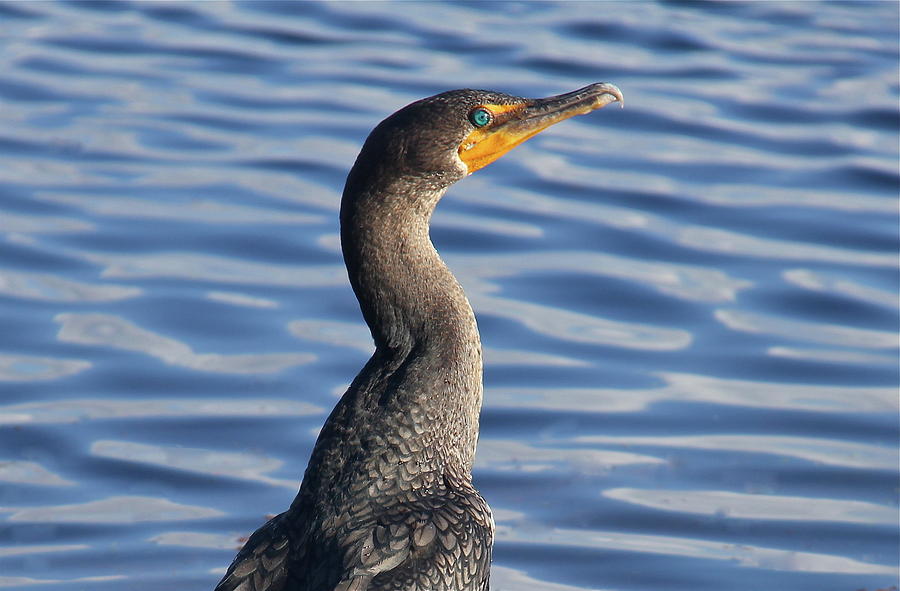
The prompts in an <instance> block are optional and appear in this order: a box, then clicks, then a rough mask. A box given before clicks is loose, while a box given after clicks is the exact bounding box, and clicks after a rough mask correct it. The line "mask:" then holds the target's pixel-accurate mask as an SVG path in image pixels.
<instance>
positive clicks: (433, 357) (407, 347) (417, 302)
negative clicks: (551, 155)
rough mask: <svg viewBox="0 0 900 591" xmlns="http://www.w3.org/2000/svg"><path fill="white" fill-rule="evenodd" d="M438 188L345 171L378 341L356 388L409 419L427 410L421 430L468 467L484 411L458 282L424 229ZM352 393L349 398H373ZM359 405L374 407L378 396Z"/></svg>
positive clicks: (350, 238)
mask: <svg viewBox="0 0 900 591" xmlns="http://www.w3.org/2000/svg"><path fill="white" fill-rule="evenodd" d="M444 190H445V189H444V188H443V187H437V188H435V187H429V186H428V185H427V184H425V183H422V184H411V183H408V182H395V183H378V182H374V183H372V182H361V181H360V180H359V177H355V175H353V174H351V177H350V179H349V180H348V183H347V187H346V188H345V191H344V201H343V204H342V207H341V241H342V246H343V251H344V259H345V262H346V264H347V271H348V275H349V278H350V283H351V284H352V286H353V290H354V291H355V293H356V296H357V298H358V299H359V303H360V308H361V309H362V313H363V316H364V317H365V320H366V323H367V324H368V325H369V328H370V329H371V331H372V336H373V338H374V339H375V345H376V352H375V355H374V356H373V358H372V360H371V361H370V362H369V364H367V365H366V368H364V369H363V371H362V372H361V373H360V375H359V376H358V377H357V380H356V381H355V382H354V385H355V386H357V387H358V388H359V390H360V391H361V392H371V393H374V392H378V398H377V404H378V405H379V406H382V407H385V408H394V409H397V410H398V412H400V413H401V414H402V415H405V416H406V417H407V418H409V420H410V421H412V422H413V423H415V422H416V421H420V422H421V421H425V419H424V418H422V417H426V416H427V417H428V419H427V426H426V427H425V428H427V430H428V431H429V432H430V435H427V437H428V438H430V437H432V436H433V437H437V438H439V439H438V440H439V441H440V442H441V443H440V445H441V446H443V447H444V448H446V452H447V453H448V454H449V455H448V457H446V458H445V460H446V462H447V463H449V464H455V465H456V466H455V467H457V468H459V469H461V470H462V471H463V472H468V471H469V470H471V464H472V459H473V456H474V452H475V443H476V440H477V437H478V413H479V412H480V409H481V394H482V362H481V341H480V339H479V335H478V328H477V326H476V323H475V316H474V314H473V313H472V308H471V306H470V305H469V302H468V300H467V299H466V296H465V294H464V293H463V290H462V287H460V285H459V283H458V282H457V281H456V278H455V277H454V276H453V274H452V273H451V272H450V270H449V269H448V268H447V266H446V265H445V264H444V262H443V261H442V260H441V258H440V256H438V253H437V251H436V250H435V249H434V246H433V245H432V243H431V240H430V238H429V234H428V228H429V221H430V218H431V213H432V211H433V210H434V207H435V205H436V204H437V202H438V200H439V199H440V197H441V195H442V194H443V192H444ZM353 390H354V387H351V391H350V392H348V395H350V396H354V397H356V396H359V397H362V398H366V397H367V396H369V395H368V394H362V393H361V392H359V393H355V392H353ZM357 402H358V403H359V404H361V405H363V406H369V407H370V408H371V406H370V405H374V404H375V399H374V398H367V399H366V400H365V401H364V400H362V399H360V400H358V401H357ZM417 417H419V418H417ZM404 421H405V419H401V420H400V422H399V423H397V425H396V426H397V428H401V427H402V424H403V423H404ZM410 424H412V423H410ZM417 429H419V426H414V430H417ZM423 437H425V435H423ZM443 453H444V452H443V451H442V454H443Z"/></svg>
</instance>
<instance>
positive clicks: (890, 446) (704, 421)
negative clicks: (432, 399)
mask: <svg viewBox="0 0 900 591" xmlns="http://www.w3.org/2000/svg"><path fill="white" fill-rule="evenodd" d="M898 12H900V9H898V4H896V3H892V2H891V3H888V2H884V3H858V2H853V3H838V2H827V3H811V2H802V3H799V2H798V3H750V4H731V3H729V4H693V3H658V4H656V3H537V2H534V3H532V2H528V3H499V4H498V3H477V4H476V3H402V4H381V3H353V4H343V3H331V4H308V3H265V2H246V3H224V2H217V3H190V4H189V3H125V2H102V3H101V2H92V3H85V2H69V3H49V2H7V3H4V4H0V43H2V45H0V47H2V49H0V61H2V63H0V65H2V67H0V121H2V128H0V154H2V158H0V232H2V242H0V244H2V247H0V327H2V337H0V392H2V395H0V396H2V400H0V425H2V427H0V482H2V485H0V519H2V525H0V587H5V588H19V587H27V588H29V589H54V590H56V589H58V590H60V591H68V590H76V589H78V590H80V589H90V590H95V589H96V590H101V591H104V590H117V591H118V590H129V591H131V590H142V589H148V590H149V589H179V590H185V591H191V590H198V591H199V590H203V589H210V588H212V586H213V584H214V583H215V581H217V580H218V578H219V577H220V576H221V573H222V572H223V571H224V568H225V566H226V565H227V564H228V562H229V561H230V560H231V559H232V557H233V555H234V553H235V549H236V548H237V547H238V546H239V544H240V542H239V541H238V538H239V537H240V536H242V535H246V534H247V533H248V532H250V531H252V530H253V529H255V528H256V527H257V526H258V525H259V524H261V523H262V522H263V520H264V519H265V515H266V514H267V513H276V512H279V511H281V510H283V509H284V508H285V507H287V505H288V504H289V503H290V500H291V499H292V497H293V495H294V492H295V490H296V486H297V482H298V480H299V478H300V475H301V474H302V470H303V468H304V467H305V464H306V461H307V457H308V454H309V452H310V448H311V446H312V444H313V441H314V438H315V433H316V430H317V429H318V428H319V427H320V426H321V424H322V421H323V420H324V417H325V416H326V413H327V412H328V410H329V409H330V408H331V407H332V405H333V404H334V402H335V401H336V399H337V396H338V395H339V394H340V393H341V392H342V389H343V388H344V387H345V385H346V384H347V383H348V382H349V380H350V379H352V377H353V376H354V375H355V373H356V371H357V370H358V369H359V367H360V366H361V365H362V363H363V362H364V361H365V359H366V358H367V355H368V353H369V352H370V343H369V338H368V334H367V331H366V329H365V327H364V326H363V325H362V321H361V318H360V315H359V312H358V308H357V305H356V302H355V300H354V299H353V296H352V294H351V292H350V289H349V287H348V285H347V282H346V278H345V275H344V271H343V267H342V265H341V260H340V256H339V247H338V238H337V232H338V226H337V219H336V217H337V216H336V212H337V210H338V199H339V194H340V190H341V187H342V184H343V178H344V175H345V174H346V171H347V170H348V168H349V166H350V165H351V164H352V162H353V159H354V158H355V156H356V153H357V151H358V149H359V146H360V144H361V142H362V140H363V139H364V138H365V136H366V134H367V133H368V131H369V129H371V127H372V126H373V125H374V124H376V123H377V122H378V121H380V120H381V119H382V118H383V117H384V116H385V115H387V114H388V113H390V112H392V111H394V110H396V109H397V108H399V107H401V106H403V105H404V104H406V103H408V102H410V101H412V100H415V99H417V98H419V97H422V96H427V95H430V94H433V93H436V92H439V91H442V90H446V89H448V88H455V87H466V86H469V87H476V88H479V87H480V88H493V89H497V90H502V91H506V92H509V93H513V94H522V95H526V96H546V95H549V94H556V93H559V92H564V91H568V90H572V89H574V88H578V87H581V86H584V85H585V84H588V83H591V82H595V81H609V82H613V83H615V84H617V85H618V86H619V87H620V88H621V89H622V91H623V92H624V94H625V97H626V108H625V109H624V110H620V109H618V108H614V107H610V108H607V109H604V110H603V111H600V112H597V113H593V114H591V115H590V116H586V117H579V118H577V119H574V120H572V121H568V122H565V123H563V124H560V125H559V126H557V127H554V128H553V129H552V130H550V131H549V132H547V133H545V134H543V135H541V136H539V137H538V138H536V139H534V140H532V141H530V142H529V143H528V144H526V145H524V146H522V147H520V148H518V149H516V150H515V151H513V152H512V153H510V154H509V155H508V156H506V157H505V158H504V159H502V160H500V161H498V162H497V163H495V164H493V165H491V166H490V167H489V168H487V169H486V170H484V171H480V172H478V173H477V174H475V175H473V176H472V177H470V178H469V179H466V180H465V181H463V182H461V183H460V184H459V185H457V186H455V187H454V188H453V189H452V190H451V191H450V193H449V194H448V196H447V198H446V199H445V200H444V202H443V203H442V204H441V206H440V208H439V210H438V213H437V214H436V217H435V220H434V229H433V238H434V241H435V243H436V244H437V245H438V247H439V249H440V250H441V252H442V253H443V254H444V255H445V257H446V259H447V261H448V263H449V264H450V266H451V267H452V268H453V269H454V271H455V272H456V273H457V274H458V276H459V277H460V279H461V281H462V282H463V284H464V285H465V287H466V289H467V292H468V294H469V296H470V298H471V300H472V302H473V305H474V307H475V309H476V311H477V313H478V316H479V322H480V326H481V330H482V336H483V340H484V345H485V357H486V364H487V365H486V371H485V383H486V397H485V408H484V414H483V423H482V437H481V442H480V445H479V450H478V463H477V469H476V472H475V479H476V481H477V485H478V486H479V488H480V489H481V491H482V492H483V494H484V496H485V497H486V498H487V499H488V501H489V502H490V504H491V505H492V507H493V509H494V511H495V517H496V521H497V527H498V531H497V543H496V549H495V556H496V559H495V564H494V573H495V574H494V578H493V581H494V584H493V588H494V589H496V590H501V591H502V590H520V589H528V590H536V591H575V590H597V589H603V590H622V591H626V590H627V591H638V590H660V589H665V590H677V589H691V590H715V591H721V590H724V589H728V590H731V591H745V590H746V591H758V590H775V591H780V590H800V591H804V590H809V591H831V590H835V591H838V590H841V591H847V590H851V591H853V590H857V589H867V590H869V591H874V590H875V589H885V588H889V587H891V586H893V585H897V584H898V579H897V578H898V547H900V543H898V532H897V521H898V498H897V495H898V453H897V441H898V413H897V411H898V390H897V384H898V368H897V354H898V351H897V348H898V339H897V328H898V314H897V312H898V298H897V293H898V273H897V262H898V257H897V245H898V217H897V208H898V207H897V206H898V200H897V195H898V170H897V162H898V154H897V151H898V142H897V137H898V134H897V131H898V120H900V119H898V110H897V98H898V87H900V83H898V74H897V71H898V70H897V65H898V59H897V57H898V44H897V34H898V25H897V23H898Z"/></svg>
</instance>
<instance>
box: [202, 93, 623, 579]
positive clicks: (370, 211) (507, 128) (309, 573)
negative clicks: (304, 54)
mask: <svg viewBox="0 0 900 591" xmlns="http://www.w3.org/2000/svg"><path fill="white" fill-rule="evenodd" d="M614 101H620V102H621V101H622V93H621V92H620V91H619V89H618V88H616V87H615V86H613V85H611V84H603V83H598V84H591V85H590V86H586V87H584V88H582V89H580V90H576V91H574V92H570V93H567V94H561V95H558V96H553V97H549V98H544V99H524V98H520V97H515V96H509V95H506V94H501V93H497V92H490V91H484V90H469V89H465V90H451V91H449V92H444V93H441V94H438V95H435V96H432V97H430V98H426V99H422V100H419V101H417V102H414V103H412V104H410V105H408V106H406V107H404V108H403V109H400V110H399V111H397V112H396V113H394V114H393V115H391V116H390V117H388V118H387V119H385V120H384V121H382V122H381V123H380V124H379V125H378V126H377V127H376V128H375V129H374V130H373V131H372V132H371V134H370V135H369V137H368V139H367V140H366V142H365V145H364V146H363V148H362V151H361V152H360V154H359V156H358V157H357V159H356V163H355V164H354V165H353V168H352V169H351V170H350V174H349V176H348V177H347V183H346V186H345V188H344V194H343V200H342V203H341V243H342V247H343V254H344V261H345V263H346V265H347V272H348V274H349V277H350V283H351V285H352V286H353V291H354V292H355V293H356V297H357V298H358V299H359V305H360V308H361V309H362V313H363V317H364V318H365V321H366V323H367V324H368V325H369V328H370V329H371V332H372V337H373V339H374V340H375V345H376V350H375V353H374V354H373V355H372V358H371V359H369V361H368V363H366V365H365V367H363V369H362V371H360V372H359V375H357V376H356V379H354V380H353V383H352V384H351V385H350V387H349V389H348V390H347V392H346V393H345V394H344V395H343V397H342V398H341V400H340V401H339V402H338V403H337V406H335V408H334V410H333V411H332V413H331V415H330V416H329V417H328V419H327V420H326V421H325V425H324V427H323V428H322V431H321V433H320V434H319V438H318V440H317V441H316V444H315V447H314V449H313V452H312V457H311V458H310V460H309V466H308V467H307V469H306V473H305V474H304V476H303V482H302V483H301V485H300V491H299V492H298V494H297V497H296V498H295V499H294V502H293V503H292V504H291V507H290V508H289V509H288V510H287V511H285V512H284V513H282V514H280V515H278V516H276V517H274V518H273V519H272V520H270V521H269V522H268V523H266V524H265V525H263V526H262V527H260V528H259V529H258V530H257V531H256V532H255V533H254V534H253V535H252V536H250V539H249V540H248V541H247V543H246V544H245V545H244V547H243V549H242V550H241V551H240V552H239V553H238V555H237V557H236V558H235V559H234V562H232V564H231V566H230V567H229V569H228V572H227V573H226V574H225V577H224V578H223V579H222V581H221V582H220V583H219V585H218V586H217V587H216V591H388V590H390V591H486V590H487V589H488V587H489V570H490V563H491V545H492V543H493V534H494V522H493V518H492V517H491V511H490V509H489V508H488V506H487V503H485V501H484V499H482V497H481V495H480V494H478V491H477V490H475V487H474V486H472V461H473V458H474V456H475V444H476V442H477V439H478V415H479V412H480V410H481V396H482V374H481V372H482V365H481V340H480V338H479V335H478V328H477V326H476V324H475V316H474V314H473V313H472V308H471V306H470V305H469V302H468V300H467V299H466V296H465V294H464V293H463V290H462V288H461V287H460V285H459V283H457V281H456V279H455V278H454V277H453V275H452V274H451V272H450V270H449V269H448V268H447V267H446V265H445V264H444V263H443V261H442V260H441V258H440V257H439V256H438V253H437V251H436V250H435V249H434V246H433V245H432V243H431V239H430V238H429V235H428V227H429V221H430V219H431V214H432V212H433V211H434V208H435V206H436V205H437V203H438V201H439V200H440V198H441V197H442V196H443V194H444V192H445V191H446V190H447V189H448V188H449V187H450V185H452V184H453V183H455V182H456V181H458V180H460V179H462V178H463V177H465V176H466V175H468V174H471V173H472V172H474V171H476V170H478V169H479V168H482V167H483V166H485V165H487V164H490V163H491V162H493V161H494V160H496V159H497V158H499V157H500V156H502V155H503V154H504V153H506V152H507V151H509V150H510V149H512V148H513V147H515V146H517V145H519V144H520V143H522V142H524V141H525V140H527V139H528V138H530V137H532V136H534V135H535V134H537V133H539V132H540V131H542V130H544V129H546V128H547V127H549V126H551V125H553V124H554V123H557V122H559V121H562V120H563V119H567V118H569V117H572V116H573V115H579V114H584V113H588V112H590V111H593V110H595V109H599V108H601V107H604V106H606V105H607V104H609V103H611V102H614Z"/></svg>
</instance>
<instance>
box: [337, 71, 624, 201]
mask: <svg viewBox="0 0 900 591" xmlns="http://www.w3.org/2000/svg"><path fill="white" fill-rule="evenodd" d="M616 101H619V102H620V103H621V102H622V93H621V92H620V91H619V89H618V88H616V87H615V86H613V85H612V84H606V83H597V84H591V85H590V86H585V87H584V88H581V89H579V90H575V91H573V92H569V93H566V94H560V95H557V96H551V97H547V98H542V99H526V98H522V97H517V96H510V95H507V94H502V93H499V92H492V91H487V90H470V89H463V90H451V91H448V92H443V93H441V94H437V95H435V96H432V97H429V98H425V99H422V100H419V101H416V102H414V103H412V104H410V105H408V106H406V107H404V108H402V109H400V110H399V111H397V112H396V113H394V114H393V115H391V116H390V117H388V118H387V119H385V120H384V121H382V122H381V123H380V124H379V125H378V126H377V127H376V128H375V129H374V130H372V133H371V134H370V135H369V137H368V139H367V140H366V143H365V145H364V146H363V149H362V152H360V155H359V158H358V159H357V161H356V165H355V166H354V169H355V171H356V172H357V173H361V176H364V177H366V178H367V182H377V181H378V179H382V180H385V179H392V180H398V181H401V182H405V183H415V184H421V183H424V184H426V185H429V186H432V187H434V188H436V189H440V188H446V187H448V186H449V185H451V184H453V183H454V182H456V181H458V180H460V179H461V178H463V177H465V176H466V175H468V174H471V173H473V172H475V171H476V170H478V169H480V168H483V167H484V166H487V165H488V164H490V163H491V162H493V161H494V160H497V159H498V158H500V157H501V156H503V155H504V154H505V153H506V152H508V151H510V150H511V149H512V148H514V147H516V146H518V145H519V144H521V143H522V142H524V141H525V140H527V139H528V138H530V137H533V136H535V135H537V134H538V133H540V132H541V131H543V130H544V129H547V128H548V127H550V126H551V125H553V124H554V123H558V122H560V121H562V120H564V119H568V118H569V117H572V116H574V115H582V114H584V113H589V112H591V111H593V110H595V109H600V108H602V107H604V106H606V105H608V104H609V103H612V102H616ZM363 169H364V170H363ZM360 180H361V179H360Z"/></svg>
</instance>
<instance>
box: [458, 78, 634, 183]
mask: <svg viewBox="0 0 900 591" xmlns="http://www.w3.org/2000/svg"><path fill="white" fill-rule="evenodd" d="M616 101H618V102H619V104H622V105H623V106H624V99H623V98H622V92H621V91H620V90H619V89H618V88H616V87H615V86H614V85H612V84H607V83H605V82H598V83H596V84H591V85H590V86H585V87H584V88H581V89H579V90H575V91H572V92H567V93H565V94H559V95H556V96H551V97H547V98H542V99H531V100H526V101H524V102H522V103H520V104H517V105H483V108H485V109H488V110H489V111H491V113H492V114H493V115H494V120H493V122H492V123H491V124H490V125H488V126H486V127H483V128H480V129H476V130H474V131H473V132H472V133H470V134H469V135H468V137H466V139H465V140H463V143H462V144H461V145H460V146H459V158H460V159H461V160H462V161H463V162H464V163H465V165H466V166H467V167H468V169H469V174H471V173H473V172H475V171H476V170H478V169H479V168H484V167H485V166H487V165H488V164H490V163H491V162H493V161H494V160H497V159H498V158H500V157H501V156H503V155H504V154H506V153H507V152H509V151H510V150H512V149H513V148H515V147H516V146H518V145H519V144H521V143H522V142H524V141H525V140H527V139H528V138H530V137H533V136H535V135H537V134H539V133H540V132H542V131H544V130H545V129H547V128H548V127H550V126H551V125H553V124H554V123H559V122H560V121H562V120H563V119H568V118H569V117H574V116H575V115H584V114H585V113H590V112H591V111H594V110H596V109H602V108H603V107H605V106H606V105H608V104H610V103H613V102H616Z"/></svg>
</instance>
